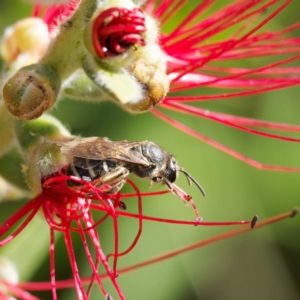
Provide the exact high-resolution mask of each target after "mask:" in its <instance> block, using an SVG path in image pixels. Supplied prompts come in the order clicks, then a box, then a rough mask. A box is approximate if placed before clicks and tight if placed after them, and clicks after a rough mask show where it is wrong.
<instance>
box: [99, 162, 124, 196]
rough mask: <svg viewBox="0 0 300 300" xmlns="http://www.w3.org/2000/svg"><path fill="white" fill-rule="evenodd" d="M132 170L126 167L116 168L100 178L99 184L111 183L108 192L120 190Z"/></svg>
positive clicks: (112, 192)
mask: <svg viewBox="0 0 300 300" xmlns="http://www.w3.org/2000/svg"><path fill="white" fill-rule="evenodd" d="M129 173H130V171H129V170H128V169H126V168H124V167H117V168H116V169H114V170H112V171H110V172H108V173H106V174H105V175H103V176H101V177H100V178H99V183H98V184H97V185H98V186H99V185H100V186H101V185H103V184H108V185H111V188H110V189H108V190H107V191H106V193H108V194H114V193H116V192H118V191H119V190H120V189H121V188H122V186H123V185H124V184H125V182H126V178H127V176H128V175H129Z"/></svg>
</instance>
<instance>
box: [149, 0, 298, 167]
mask: <svg viewBox="0 0 300 300" xmlns="http://www.w3.org/2000/svg"><path fill="white" fill-rule="evenodd" d="M290 3H291V1H290V0H286V1H256V0H247V1H232V3H231V4H229V5H227V6H225V7H223V8H221V9H219V8H218V10H216V11H215V12H213V13H211V10H213V9H214V4H216V1H213V0H204V1H201V3H200V4H198V5H195V7H194V9H193V10H192V11H191V12H190V14H189V15H188V16H186V17H185V19H184V20H183V21H181V22H179V23H178V22H177V25H176V27H175V28H174V29H173V30H172V31H171V32H170V33H164V30H163V32H162V34H161V39H160V41H161V46H162V48H163V50H164V51H165V52H166V54H167V56H168V57H167V60H168V74H169V78H170V80H171V85H170V93H169V94H168V96H167V97H166V98H165V99H164V100H163V101H162V102H161V103H160V106H161V107H163V108H164V109H168V110H172V111H176V112H179V113H182V114H188V115H192V116H197V117H201V118H206V119H209V120H211V121H214V122H219V123H222V124H224V125H226V126H231V127H233V128H236V129H239V130H243V131H246V132H249V133H253V134H258V135H262V136H265V137H270V138H278V139H282V140H286V141H294V142H299V139H293V138H289V137H285V136H279V135H275V134H271V133H267V132H263V131H259V130H255V129H252V127H261V128H269V129H274V130H285V131H291V132H299V131H300V127H299V126H294V125H289V124H280V123H275V122H268V121H262V120H256V119H251V118H245V117H239V116H234V115H229V114H225V113H218V112H214V111H209V110H207V109H202V108H200V107H199V106H198V105H194V104H192V103H201V102H204V101H214V100H227V99H231V98H236V97H243V96H248V95H256V94H259V93H264V92H269V91H274V90H277V89H283V88H287V87H291V86H295V85H298V84H299V83H300V68H299V67H298V66H293V65H292V63H293V62H299V59H300V55H299V50H300V39H299V38H295V37H291V36H289V33H290V32H292V31H293V30H294V29H297V28H299V27H300V23H296V24H294V25H292V26H290V27H287V28H285V29H283V30H278V31H270V30H265V31H263V26H265V25H266V24H267V23H268V22H269V21H271V20H272V19H273V18H274V17H276V15H277V14H279V13H280V12H281V11H282V10H284V9H285V8H286V7H287V6H288V5H289V4H290ZM187 4H188V1H167V0H166V1H156V0H150V1H148V2H147V4H146V8H145V10H146V11H147V12H148V13H149V14H152V15H153V16H154V17H156V18H157V19H159V20H160V21H161V24H162V28H164V26H165V25H166V24H168V22H172V21H176V16H177V15H176V14H177V13H178V12H179V11H180V10H181V9H182V8H183V7H184V6H185V5H187ZM278 4H279V5H278ZM208 11H209V15H207V13H208ZM204 16H205V17H204ZM264 58H267V59H264ZM257 59H260V60H259V62H260V66H258V67H253V68H251V67H249V64H248V61H249V60H250V61H254V63H257ZM272 60H273V62H271V63H270V61H272ZM265 61H267V63H265ZM243 63H244V64H245V63H246V64H247V67H242V66H241V65H242V64H243ZM202 87H203V88H205V87H207V88H215V89H219V90H220V91H221V92H220V93H215V94H214V93H213V94H208V95H201V94H196V95H191V91H193V89H196V88H202ZM177 92H181V95H180V96H179V95H176V93H177ZM184 93H187V94H186V95H184ZM195 93H196V92H194V94H195ZM197 93H199V92H197ZM200 93H201V92H200ZM152 113H153V114H155V115H156V116H158V117H159V118H161V119H163V120H165V121H166V122H168V123H169V124H171V125H172V126H174V127H176V128H178V129H180V130H182V131H184V132H186V133H188V134H190V135H192V136H194V137H196V138H197V139H199V140H202V141H204V142H205V143H208V144H210V145H211V146H213V147H215V148H217V149H219V150H221V151H223V152H226V153H227V154H229V155H231V156H233V157H235V158H237V159H239V160H242V161H244V162H245V163H247V164H249V165H251V166H254V167H256V168H259V169H267V170H274V171H296V172H299V171H300V168H289V167H279V166H270V165H264V164H262V163H260V162H258V161H255V160H253V159H251V158H248V157H246V156H244V155H243V154H241V153H238V152H237V151H235V150H233V149H230V148H229V147H227V146H225V145H222V144H220V143H218V142H217V141H214V140H212V139H210V138H208V137H206V136H204V135H202V134H201V133H199V132H197V131H195V130H193V129H191V128H189V127H187V126H185V125H184V124H182V123H179V122H177V121H176V120H174V119H172V118H170V117H169V116H167V115H165V114H164V113H163V112H161V111H160V110H157V109H152Z"/></svg>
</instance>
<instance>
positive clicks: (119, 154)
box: [60, 137, 205, 201]
mask: <svg viewBox="0 0 300 300" xmlns="http://www.w3.org/2000/svg"><path fill="white" fill-rule="evenodd" d="M60 147H61V152H62V153H63V154H65V155H67V156H70V163H69V166H68V169H67V174H68V175H72V176H76V177H78V178H81V179H82V180H84V181H88V182H91V183H93V184H94V185H96V186H98V187H99V186H102V185H104V184H106V185H108V186H110V189H109V190H108V191H107V193H109V194H114V193H116V192H118V191H119V190H120V189H121V188H122V187H123V185H124V184H125V182H126V178H127V177H128V175H129V174H130V173H133V174H135V175H136V176H137V177H139V178H147V179H150V184H152V183H153V182H154V183H162V184H165V185H166V186H167V188H168V189H169V190H170V191H171V192H172V193H173V194H175V195H176V196H177V197H179V198H180V199H182V200H183V201H186V200H190V199H191V197H190V196H187V195H186V194H185V193H184V192H183V191H182V190H181V189H180V188H179V187H177V186H176V185H175V184H174V182H175V181H176V179H177V178H178V175H179V172H182V173H183V174H184V175H185V176H186V178H187V180H188V182H189V184H191V181H192V182H194V183H195V184H196V186H197V187H198V188H199V190H200V191H201V193H202V194H203V196H205V192H204V190H203V188H202V187H201V185H200V184H199V183H198V182H197V181H196V180H195V179H194V178H193V177H192V176H191V175H190V174H189V173H187V172H186V171H185V170H184V169H183V168H181V167H179V166H178V163H177V161H176V159H175V158H174V156H173V155H172V154H171V153H169V152H167V151H165V150H163V149H162V148H161V147H159V146H158V145H156V144H155V143H153V142H150V141H142V142H129V141H125V140H124V141H118V142H113V141H110V140H109V139H107V138H100V137H90V138H77V139H74V140H72V141H70V142H66V143H64V144H62V145H60ZM68 184H69V185H70V186H76V185H80V184H79V183H76V182H74V181H70V182H69V183H68Z"/></svg>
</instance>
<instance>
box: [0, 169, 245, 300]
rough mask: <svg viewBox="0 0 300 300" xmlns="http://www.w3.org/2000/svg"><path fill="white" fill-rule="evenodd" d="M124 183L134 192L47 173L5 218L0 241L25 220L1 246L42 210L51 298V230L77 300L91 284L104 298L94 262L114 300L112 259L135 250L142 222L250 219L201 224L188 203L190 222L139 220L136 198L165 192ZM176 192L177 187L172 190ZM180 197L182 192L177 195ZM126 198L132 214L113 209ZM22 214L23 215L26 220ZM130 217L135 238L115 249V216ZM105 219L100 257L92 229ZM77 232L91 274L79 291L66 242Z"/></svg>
mask: <svg viewBox="0 0 300 300" xmlns="http://www.w3.org/2000/svg"><path fill="white" fill-rule="evenodd" d="M70 181H74V182H76V183H79V184H80V185H79V186H76V188H74V187H72V188H71V187H70V186H69V185H68V182H70ZM127 181H128V183H129V184H130V185H131V186H132V187H133V189H134V190H135V193H134V194H120V193H119V194H115V195H108V194H106V193H105V192H104V191H106V190H107V186H106V185H103V186H100V187H99V188H97V187H95V186H94V185H93V184H91V183H89V182H85V181H83V180H81V179H79V178H77V177H74V176H66V175H65V170H62V171H60V172H58V173H56V174H53V175H51V176H50V177H48V178H44V180H43V183H42V185H43V191H42V193H41V194H40V195H38V196H37V197H36V198H34V199H32V200H31V201H29V202H28V203H26V204H25V205H24V207H22V208H21V209H20V210H19V211H17V212H16V213H15V214H14V215H12V216H11V217H10V218H8V219H7V220H6V221H5V222H4V223H3V224H2V225H1V226H0V237H3V236H5V235H6V234H7V232H8V231H9V230H10V229H11V228H12V227H13V226H14V225H16V224H17V223H19V222H20V221H21V220H22V219H23V218H24V217H25V220H24V221H23V223H21V225H19V227H18V228H17V229H16V230H15V231H14V232H12V233H11V234H10V235H9V236H7V237H6V238H4V239H3V240H2V241H0V246H4V245H5V244H6V243H8V242H9V241H10V240H11V239H13V238H14V237H16V236H17V235H18V234H19V233H20V232H21V231H23V229H25V227H26V226H27V224H28V223H29V222H30V221H31V219H32V218H33V217H34V216H35V215H36V213H37V212H38V210H39V209H40V208H42V210H43V213H44V216H45V219H46V221H47V223H48V225H49V227H50V280H51V290H52V298H53V299H57V293H56V290H57V288H58V286H57V282H56V279H55V243H54V241H55V239H54V236H55V231H60V232H62V233H63V236H64V241H65V245H66V248H67V252H68V256H69V260H70V265H71V269H72V272H73V277H74V284H75V288H76V292H77V297H78V299H88V298H89V295H90V292H91V287H92V285H93V283H94V282H96V283H97V285H98V286H99V289H100V290H101V292H102V294H103V295H104V296H107V295H108V293H107V292H106V290H105V288H104V286H103V284H102V280H103V278H102V276H100V275H99V273H98V269H99V266H100V264H102V265H103V267H104V269H105V271H106V274H107V276H108V277H109V278H110V280H111V282H112V284H113V285H114V287H115V289H116V291H117V293H118V295H119V297H120V299H125V298H124V295H123V293H122V291H121V288H120V287H119V285H118V283H117V281H116V278H117V276H118V274H119V270H118V269H117V263H118V259H119V258H120V257H122V256H125V255H126V254H128V253H129V252H131V251H132V250H133V249H134V247H135V246H136V244H137V242H138V240H139V238H140V236H141V233H142V230H143V221H144V220H148V221H152V222H163V223H171V224H178V225H192V226H210V225H212V226H224V225H246V224H247V225H249V224H251V221H240V222H203V221H202V219H201V218H200V217H199V215H198V211H197V208H196V206H195V204H194V203H193V202H192V200H190V201H189V202H190V203H191V204H192V206H193V209H194V212H195V214H196V221H180V220H173V219H163V218H156V217H152V216H145V215H144V214H143V210H142V197H146V196H155V195H160V194H165V193H166V192H169V191H161V192H152V193H149V192H147V193H140V191H139V189H138V188H137V186H136V185H135V184H134V183H133V182H132V181H131V180H129V179H128V180H127ZM178 189H179V188H178ZM182 193H183V195H185V193H184V192H183V191H182ZM129 197H137V199H138V213H137V214H133V213H129V212H126V211H122V210H118V211H117V209H118V208H119V206H120V204H121V203H123V202H122V200H123V199H126V198H129ZM91 210H95V211H98V212H101V213H102V215H103V214H104V216H102V217H100V219H99V220H98V221H94V217H93V216H92V214H91ZM26 216H27V217H26ZM119 216H124V217H130V218H134V219H138V231H137V234H136V236H135V238H134V240H133V242H132V243H131V245H130V246H129V247H128V249H126V250H124V251H122V252H121V251H120V250H119V225H118V217H119ZM108 217H111V218H112V219H113V226H114V251H113V253H111V254H109V255H108V256H106V255H105V254H104V252H103V250H102V248H101V245H100V237H99V235H98V232H97V231H96V227H97V226H98V225H100V224H102V223H103V222H104V221H105V220H106V219H107V218H108ZM73 232H77V233H78V234H79V235H80V237H81V240H82V242H83V248H84V251H85V253H86V257H87V260H88V263H89V265H90V267H91V270H92V275H91V277H90V282H89V287H88V289H87V290H85V289H84V287H83V282H82V279H81V276H80V270H79V269H78V266H77V263H76V258H75V252H74V247H73V244H72V237H71V234H72V233H73ZM88 237H89V239H90V241H91V242H92V247H94V249H95V253H96V257H95V258H94V259H93V257H92V255H91V251H90V248H89V246H88V241H87V239H88ZM109 257H112V258H113V263H112V268H110V266H109V264H108V261H107V259H108V258H109Z"/></svg>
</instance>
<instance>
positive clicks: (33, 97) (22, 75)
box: [3, 64, 61, 120]
mask: <svg viewBox="0 0 300 300" xmlns="http://www.w3.org/2000/svg"><path fill="white" fill-rule="evenodd" d="M60 86H61V80H60V77H59V76H58V74H57V73H56V72H55V71H54V70H53V69H52V68H51V67H50V66H47V65H40V64H33V65H30V66H27V67H24V68H22V69H20V70H19V71H18V72H17V73H16V74H15V75H14V76H13V77H12V78H10V79H9V80H8V81H7V82H6V84H5V86H4V88H3V99H4V102H5V105H6V107H7V109H8V110H9V112H10V113H11V114H12V115H14V116H16V117H18V118H19V119H21V120H31V119H36V118H38V117H39V116H41V115H42V113H43V112H45V111H46V110H48V109H50V108H52V107H53V105H54V104H55V101H56V99H57V95H58V92H59V89H60Z"/></svg>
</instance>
